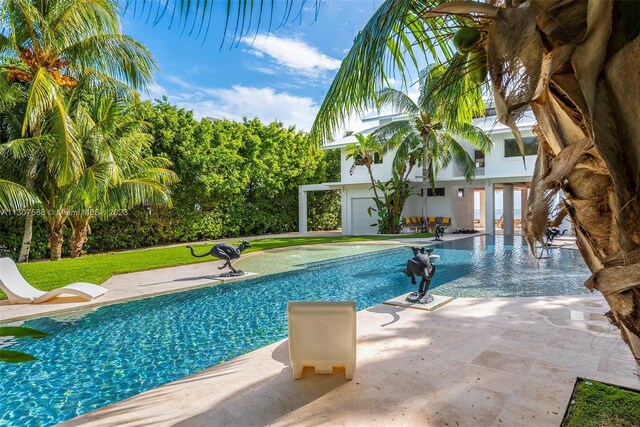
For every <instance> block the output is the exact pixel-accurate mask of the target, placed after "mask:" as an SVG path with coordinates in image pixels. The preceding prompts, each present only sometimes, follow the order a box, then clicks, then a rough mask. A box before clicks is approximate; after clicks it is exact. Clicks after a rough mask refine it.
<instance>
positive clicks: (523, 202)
mask: <svg viewBox="0 0 640 427" xmlns="http://www.w3.org/2000/svg"><path fill="white" fill-rule="evenodd" d="M528 198H529V189H528V188H522V189H520V215H521V218H522V220H521V221H522V224H523V226H524V216H525V214H526V213H527V199H528Z"/></svg>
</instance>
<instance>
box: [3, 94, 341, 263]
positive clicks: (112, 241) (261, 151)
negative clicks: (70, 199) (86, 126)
mask: <svg viewBox="0 0 640 427" xmlns="http://www.w3.org/2000/svg"><path fill="white" fill-rule="evenodd" d="M137 113H138V114H139V115H140V116H141V118H142V119H143V120H144V121H145V122H146V123H147V124H148V127H149V132H150V133H151V134H152V136H153V143H152V144H151V145H150V146H149V147H148V148H145V150H146V151H145V152H144V153H143V154H144V155H146V156H159V157H162V158H166V159H169V160H171V161H172V163H173V165H174V166H173V170H174V171H175V172H176V174H177V175H178V177H179V179H180V181H179V182H178V183H177V184H175V185H173V186H172V189H171V193H172V201H173V206H174V207H173V208H172V209H169V208H166V207H158V206H152V207H134V208H128V209H127V211H126V215H121V216H115V217H113V218H95V219H93V220H92V222H91V225H90V228H91V232H90V233H89V235H88V236H87V242H86V243H85V245H84V250H85V251H86V252H88V253H98V252H104V251H114V250H119V249H135V248H141V247H147V246H155V245H162V244H168V243H173V242H193V241H198V240H209V239H216V238H220V237H234V236H246V235H257V234H269V233H280V232H287V231H295V230H297V227H298V224H297V222H298V186H299V185H302V184H316V183H320V182H336V181H339V180H340V151H339V150H328V151H318V150H316V149H314V148H313V147H312V146H311V145H310V143H309V140H308V137H307V135H306V134H304V133H302V132H299V131H296V129H294V128H286V127H284V126H283V125H282V124H280V123H271V124H268V125H265V124H262V123H261V122H260V121H259V120H257V119H253V120H244V121H243V122H242V123H238V122H231V121H228V120H216V121H211V120H201V121H198V120H196V119H194V117H193V114H192V113H191V112H190V111H186V110H184V109H181V108H177V107H176V106H173V105H171V104H170V103H169V102H168V101H167V100H166V99H164V100H161V101H157V102H155V103H151V102H145V103H143V104H142V105H141V106H140V107H139V109H138V111H137ZM0 128H2V126H0ZM0 142H1V141H0ZM17 169H18V168H16V171H15V172H11V173H17V172H18V171H17ZM5 170H7V171H8V170H9V169H5ZM308 205H309V211H308V213H309V224H308V226H309V227H308V228H309V229H310V230H329V229H336V228H337V227H339V225H340V194H339V193H338V192H333V191H327V192H312V193H310V195H309V204H308ZM23 225H24V218H23V217H17V216H4V217H3V219H2V221H0V245H5V246H6V247H7V248H8V249H9V251H10V255H11V256H12V257H14V258H15V256H16V255H17V251H18V250H19V249H20V243H21V240H22V227H23ZM47 227H48V225H47V224H46V222H45V221H44V220H43V219H42V218H41V217H36V218H35V219H34V237H33V242H32V249H31V253H32V258H44V257H46V256H47V255H48V254H49V250H48V247H47V233H46V230H47ZM64 233H65V245H64V246H63V248H62V253H63V255H67V254H68V253H69V248H68V240H69V235H70V229H69V228H67V229H65V230H64Z"/></svg>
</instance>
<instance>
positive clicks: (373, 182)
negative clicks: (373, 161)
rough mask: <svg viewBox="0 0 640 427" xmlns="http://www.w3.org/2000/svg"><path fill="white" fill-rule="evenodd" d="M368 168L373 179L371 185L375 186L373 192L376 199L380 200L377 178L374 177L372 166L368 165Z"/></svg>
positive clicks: (370, 177)
mask: <svg viewBox="0 0 640 427" xmlns="http://www.w3.org/2000/svg"><path fill="white" fill-rule="evenodd" d="M367 170H368V171H369V179H371V186H372V187H373V194H374V195H375V197H376V200H380V196H378V190H377V188H376V180H375V179H373V171H372V170H371V166H369V165H367Z"/></svg>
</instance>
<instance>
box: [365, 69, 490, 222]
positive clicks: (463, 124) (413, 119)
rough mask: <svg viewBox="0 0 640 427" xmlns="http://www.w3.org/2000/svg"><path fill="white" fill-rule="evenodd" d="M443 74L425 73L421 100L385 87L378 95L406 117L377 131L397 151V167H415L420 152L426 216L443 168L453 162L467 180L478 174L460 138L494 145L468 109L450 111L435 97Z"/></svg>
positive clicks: (438, 71)
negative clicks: (431, 190) (469, 116)
mask: <svg viewBox="0 0 640 427" xmlns="http://www.w3.org/2000/svg"><path fill="white" fill-rule="evenodd" d="M440 76H441V69H438V68H435V69H431V70H430V72H428V73H425V74H424V77H423V78H422V79H420V92H419V97H418V101H417V103H416V102H414V101H413V100H412V99H411V98H410V97H409V96H408V95H406V94H405V93H403V92H401V91H399V90H396V89H386V90H384V91H383V92H382V93H381V94H380V96H379V98H378V102H379V103H380V105H381V106H385V105H390V106H392V107H394V108H395V110H396V111H398V112H399V113H403V114H405V115H406V117H403V118H402V119H399V120H394V121H392V122H390V123H387V124H385V125H383V126H381V127H380V128H379V129H378V130H376V131H375V132H374V137H375V138H377V139H380V140H382V141H384V142H385V151H389V150H397V151H396V156H395V159H394V163H397V165H396V166H395V168H394V169H396V170H399V168H401V167H402V164H404V163H406V162H407V160H408V161H409V168H411V167H412V166H413V164H415V160H416V154H417V153H416V151H419V152H420V154H419V155H418V156H417V159H419V164H421V166H422V200H423V206H422V215H423V217H425V218H426V217H427V216H428V215H427V213H428V211H427V204H428V203H427V191H428V189H429V185H431V187H432V188H434V187H435V183H436V177H437V175H438V172H439V171H440V170H442V169H444V168H446V167H447V166H448V165H449V164H450V163H451V161H453V162H454V163H455V164H456V165H457V166H458V168H459V169H460V171H461V172H462V174H463V175H464V177H465V179H466V180H467V181H470V180H471V179H473V177H474V176H475V170H476V168H475V162H474V160H473V159H472V158H471V156H470V155H469V153H468V152H467V150H465V148H464V147H463V146H462V144H461V143H460V142H459V141H458V140H457V139H456V137H462V138H464V139H465V140H466V141H468V142H470V143H471V144H472V145H474V146H475V147H477V148H478V149H480V150H482V151H484V152H486V151H488V150H490V149H491V147H492V145H493V144H492V142H491V139H490V138H489V137H488V136H487V135H486V134H485V133H484V132H483V131H482V129H480V128H478V127H476V126H474V125H473V124H472V123H471V122H470V121H467V120H464V118H466V117H464V116H466V115H467V114H468V110H467V111H466V112H465V114H464V116H463V118H462V119H461V118H459V117H456V115H455V114H452V113H451V111H449V110H448V108H449V105H447V104H442V103H440V102H437V101H436V99H435V97H434V96H432V94H433V93H434V91H435V89H436V87H437V86H438V84H439V79H440ZM459 96H464V95H459ZM460 115H462V114H460ZM448 118H449V119H450V120H447V119H448ZM412 163H413V164H412Z"/></svg>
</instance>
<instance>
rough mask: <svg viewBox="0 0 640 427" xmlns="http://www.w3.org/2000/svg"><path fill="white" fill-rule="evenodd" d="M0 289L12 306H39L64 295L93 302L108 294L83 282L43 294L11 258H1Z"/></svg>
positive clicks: (99, 287) (102, 289) (98, 287)
mask: <svg viewBox="0 0 640 427" xmlns="http://www.w3.org/2000/svg"><path fill="white" fill-rule="evenodd" d="M0 289H2V291H3V292H4V293H5V294H7V297H8V298H9V303H11V304H32V303H35V304H37V303H41V302H44V301H48V300H50V299H52V298H55V297H57V296H59V295H63V294H68V295H75V296H77V297H80V298H83V299H86V300H87V301H91V300H92V299H94V298H97V297H99V296H101V295H104V294H105V293H106V292H107V289H106V288H103V287H102V286H98V285H94V284H92V283H82V282H79V283H72V284H70V285H67V286H64V287H62V288H58V289H53V290H51V291H49V292H43V291H41V290H39V289H36V288H34V287H33V286H31V285H30V284H29V282H27V281H26V280H24V277H22V274H20V270H18V266H17V265H16V263H15V262H13V260H12V259H11V258H0Z"/></svg>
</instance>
